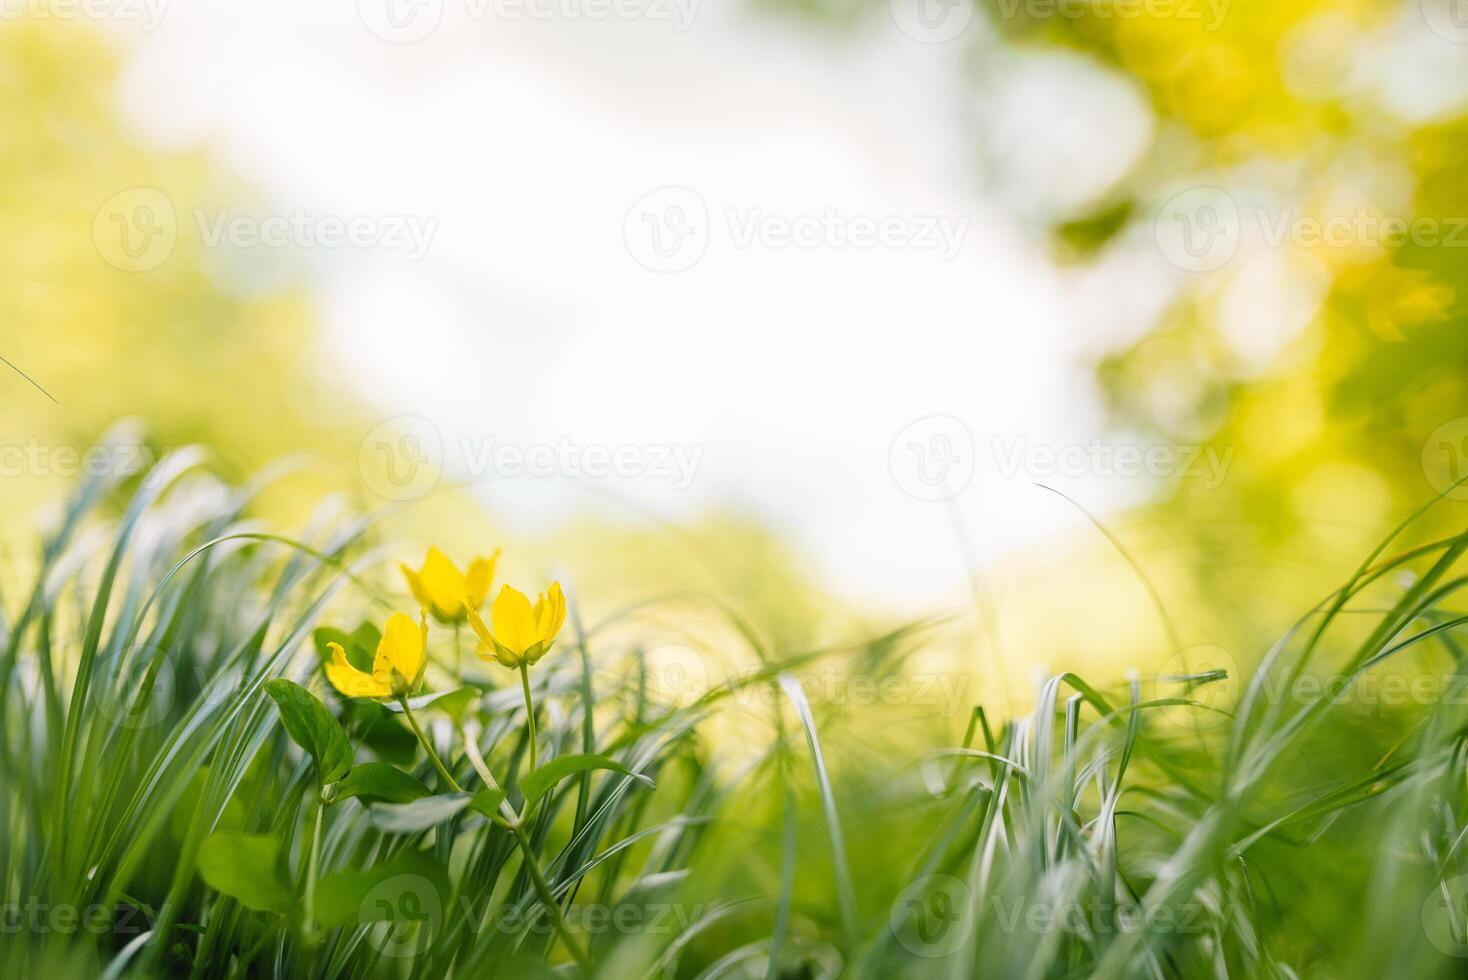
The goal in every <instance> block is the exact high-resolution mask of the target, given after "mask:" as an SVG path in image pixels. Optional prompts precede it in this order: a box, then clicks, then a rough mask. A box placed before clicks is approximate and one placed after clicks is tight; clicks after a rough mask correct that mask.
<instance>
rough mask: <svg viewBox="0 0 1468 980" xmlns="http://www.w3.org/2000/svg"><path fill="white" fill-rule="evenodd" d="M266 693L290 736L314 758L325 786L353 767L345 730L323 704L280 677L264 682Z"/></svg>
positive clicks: (350, 745) (350, 746)
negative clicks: (277, 709) (273, 701)
mask: <svg viewBox="0 0 1468 980" xmlns="http://www.w3.org/2000/svg"><path fill="white" fill-rule="evenodd" d="M265 693H266V694H268V695H270V697H271V698H273V699H274V700H275V706H276V707H277V708H279V709H280V719H281V721H283V722H285V730H286V731H287V732H289V733H290V736H291V738H292V739H293V740H294V741H295V743H296V744H297V745H299V746H300V747H301V748H303V749H305V750H306V752H307V754H309V755H310V756H311V758H313V759H315V760H316V775H317V778H318V780H320V782H321V783H322V784H323V785H325V784H326V783H334V782H336V781H337V780H338V779H341V778H342V777H343V776H345V775H346V774H347V770H349V769H351V768H352V743H351V742H349V741H347V733H346V732H345V731H343V730H342V726H341V723H340V722H338V721H337V720H336V717H335V716H334V715H333V714H332V713H331V712H330V711H329V710H327V707H326V705H324V704H322V703H321V702H320V701H318V700H316V697H315V696H314V695H313V694H312V693H311V692H310V691H308V690H306V689H305V688H304V687H302V686H301V685H299V684H297V683H295V682H293V681H288V680H286V679H285V678H283V677H277V678H276V679H275V680H273V681H267V682H266V683H265Z"/></svg>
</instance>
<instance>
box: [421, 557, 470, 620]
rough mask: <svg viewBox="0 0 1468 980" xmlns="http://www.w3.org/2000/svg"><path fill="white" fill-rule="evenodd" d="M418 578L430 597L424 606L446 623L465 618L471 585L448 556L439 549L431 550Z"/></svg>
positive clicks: (424, 591)
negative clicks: (465, 603) (464, 610)
mask: <svg viewBox="0 0 1468 980" xmlns="http://www.w3.org/2000/svg"><path fill="white" fill-rule="evenodd" d="M418 577H419V579H420V580H421V581H422V582H423V593H424V595H426V596H427V597H428V601H427V602H426V603H423V604H424V605H426V606H428V607H429V608H430V609H432V610H433V614H434V615H435V616H437V617H438V618H439V619H441V620H444V621H445V622H454V621H456V620H458V619H460V618H462V617H463V615H464V612H463V609H464V597H465V596H467V595H468V594H469V583H468V582H466V581H465V580H464V573H463V572H461V571H459V569H458V567H457V566H455V565H454V563H453V562H451V561H449V559H448V556H447V555H445V554H444V553H443V552H442V551H439V550H438V549H437V548H429V549H428V555H427V557H425V558H424V559H423V571H421V572H419V573H418ZM419 602H422V600H421V599H420V600H419Z"/></svg>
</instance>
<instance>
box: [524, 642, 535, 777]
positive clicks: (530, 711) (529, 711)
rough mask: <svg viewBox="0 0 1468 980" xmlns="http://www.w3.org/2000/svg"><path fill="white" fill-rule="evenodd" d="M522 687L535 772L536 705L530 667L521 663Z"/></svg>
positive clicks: (531, 757) (531, 765) (531, 764)
mask: <svg viewBox="0 0 1468 980" xmlns="http://www.w3.org/2000/svg"><path fill="white" fill-rule="evenodd" d="M520 686H521V687H522V688H524V690H525V721H526V724H528V725H529V726H530V771H531V772H534V771H535V705H534V704H533V703H531V700H530V667H529V665H528V664H526V663H525V661H523V660H522V661H520Z"/></svg>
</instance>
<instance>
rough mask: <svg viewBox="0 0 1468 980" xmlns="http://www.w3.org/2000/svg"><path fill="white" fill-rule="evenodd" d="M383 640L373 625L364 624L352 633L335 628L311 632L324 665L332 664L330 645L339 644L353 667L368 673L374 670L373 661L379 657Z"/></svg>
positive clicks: (312, 639) (317, 629) (326, 627)
mask: <svg viewBox="0 0 1468 980" xmlns="http://www.w3.org/2000/svg"><path fill="white" fill-rule="evenodd" d="M381 640H382V633H381V632H379V631H378V629H377V627H376V626H373V625H372V624H371V623H363V624H362V625H361V626H358V627H357V628H356V629H355V630H353V631H352V632H350V633H348V632H347V631H346V630H342V629H338V628H337V627H335V626H318V627H317V628H316V629H315V630H313V631H312V632H311V642H312V643H313V644H314V645H315V647H316V656H317V657H318V658H320V660H321V662H322V663H323V664H328V663H330V662H331V648H330V647H329V646H328V644H331V643H337V644H340V645H341V648H342V650H344V651H345V652H346V655H347V660H348V661H349V662H350V663H351V665H352V666H353V667H356V668H357V669H358V670H364V671H368V672H370V671H371V670H372V661H373V660H374V659H375V658H376V656H377V644H378V643H379V642H381Z"/></svg>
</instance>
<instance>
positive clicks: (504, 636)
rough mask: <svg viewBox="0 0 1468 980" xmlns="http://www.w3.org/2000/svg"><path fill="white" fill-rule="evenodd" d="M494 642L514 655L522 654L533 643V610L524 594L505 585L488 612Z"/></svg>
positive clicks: (534, 637) (534, 638)
mask: <svg viewBox="0 0 1468 980" xmlns="http://www.w3.org/2000/svg"><path fill="white" fill-rule="evenodd" d="M489 619H490V623H491V624H492V625H493V627H494V629H493V633H494V639H495V642H496V643H497V644H498V645H499V646H501V647H504V648H505V649H506V650H509V651H510V652H511V653H514V654H517V655H518V654H523V653H524V652H525V648H526V647H528V646H530V645H531V644H532V643H534V642H535V640H536V636H535V610H533V609H531V608H530V600H529V598H527V597H526V595H525V593H523V592H519V591H517V590H515V589H512V588H510V586H508V585H506V586H504V587H502V588H501V589H500V594H499V595H497V596H495V598H494V605H493V606H491V607H490V610H489Z"/></svg>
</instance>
